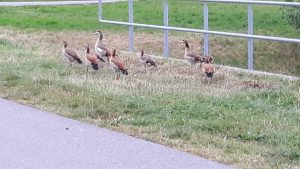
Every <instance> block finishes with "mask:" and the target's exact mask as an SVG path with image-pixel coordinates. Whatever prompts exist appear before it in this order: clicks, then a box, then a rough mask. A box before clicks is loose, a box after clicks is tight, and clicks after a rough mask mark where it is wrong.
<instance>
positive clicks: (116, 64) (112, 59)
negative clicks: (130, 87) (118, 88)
mask: <svg viewBox="0 0 300 169" xmlns="http://www.w3.org/2000/svg"><path fill="white" fill-rule="evenodd" d="M108 60H109V65H110V66H111V67H112V68H113V69H114V70H115V71H116V72H117V77H116V79H117V80H118V79H119V78H120V73H123V74H124V75H128V71H127V69H126V66H125V64H124V62H122V61H121V60H120V59H118V58H117V57H116V49H114V50H113V52H112V54H111V55H109V56H108Z"/></svg>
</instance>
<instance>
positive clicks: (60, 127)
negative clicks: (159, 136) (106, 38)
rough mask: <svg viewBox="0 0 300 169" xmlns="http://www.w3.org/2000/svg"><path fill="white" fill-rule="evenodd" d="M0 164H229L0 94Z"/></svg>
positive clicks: (173, 168)
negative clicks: (9, 98)
mask: <svg viewBox="0 0 300 169" xmlns="http://www.w3.org/2000/svg"><path fill="white" fill-rule="evenodd" d="M66 128H68V130H67V129H66ZM0 166H1V167H0V168H1V169H160V168H161V169H201V168H205V169H216V168H224V169H225V168H226V169H227V168H231V167H229V166H225V165H222V164H219V163H216V162H212V161H209V160H206V159H204V158H200V157H197V156H193V155H190V154H187V153H184V152H180V151H177V150H174V149H171V148H168V147H165V146H162V145H159V144H154V143H152V142H148V141H144V140H141V139H137V138H134V137H130V136H127V135H124V134H121V133H117V132H114V131H110V130H107V129H103V128H98V127H95V126H91V125H88V124H83V123H81V122H78V121H76V120H71V119H68V118H65V117H62V116H58V115H55V114H51V113H48V112H44V111H40V110H37V109H34V108H31V107H29V106H24V105H20V104H17V103H15V102H12V101H8V100H3V99H0Z"/></svg>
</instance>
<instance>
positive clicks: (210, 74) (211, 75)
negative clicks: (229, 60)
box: [206, 72, 214, 78]
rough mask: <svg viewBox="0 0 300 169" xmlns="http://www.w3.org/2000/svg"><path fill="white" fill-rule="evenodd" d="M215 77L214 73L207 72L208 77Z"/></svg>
mask: <svg viewBox="0 0 300 169" xmlns="http://www.w3.org/2000/svg"><path fill="white" fill-rule="evenodd" d="M213 75H214V73H213V72H206V76H207V77H209V78H212V77H213Z"/></svg>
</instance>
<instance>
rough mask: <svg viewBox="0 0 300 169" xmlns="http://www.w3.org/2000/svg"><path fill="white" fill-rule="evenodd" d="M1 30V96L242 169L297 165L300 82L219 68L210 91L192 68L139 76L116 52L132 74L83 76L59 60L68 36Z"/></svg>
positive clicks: (165, 68) (169, 66)
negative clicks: (61, 40)
mask: <svg viewBox="0 0 300 169" xmlns="http://www.w3.org/2000/svg"><path fill="white" fill-rule="evenodd" d="M4 32H5V34H3V35H2V37H1V36H0V53H1V55H0V96H1V97H5V98H9V99H15V100H19V101H21V102H25V103H27V104H32V105H35V106H37V107H39V108H42V109H44V110H48V111H52V112H56V113H58V114H62V115H64V116H67V117H71V118H75V119H79V120H82V121H85V122H90V123H93V124H96V125H99V126H103V127H108V128H112V129H115V130H118V131H122V132H125V133H128V134H132V135H135V136H138V137H142V138H145V139H149V140H152V141H154V142H158V143H162V144H166V145H169V146H172V147H175V148H178V149H181V150H184V151H189V152H192V153H194V154H198V155H202V156H205V157H207V158H210V159H214V160H218V161H221V162H225V163H230V164H234V165H236V166H240V167H242V168H272V167H273V168H274V167H279V168H288V167H293V166H294V167H297V166H298V167H299V166H300V163H299V154H300V149H299V147H300V146H299V144H300V143H299V140H300V133H299V131H300V128H299V127H300V126H299V122H300V119H299V117H300V116H299V113H300V93H299V92H300V91H299V85H300V82H299V81H294V82H289V81H282V80H279V79H272V78H264V77H254V76H246V75H244V74H239V73H232V72H228V71H225V70H222V69H219V70H218V73H217V74H216V76H215V80H214V81H213V82H212V84H210V85H208V84H207V83H206V82H205V81H203V80H201V76H202V75H199V73H198V71H196V68H194V67H190V66H188V65H185V64H183V63H177V62H174V63H172V62H167V61H159V62H160V66H159V68H158V69H157V70H153V73H152V74H150V73H148V74H139V73H137V70H139V69H141V67H137V65H136V60H135V59H134V57H132V56H131V57H129V58H128V57H126V56H124V55H122V54H121V55H120V56H121V57H123V59H124V57H125V58H126V59H124V60H125V61H126V64H127V65H128V66H129V70H130V75H129V76H128V77H126V78H122V79H121V80H120V81H115V80H113V78H114V75H113V74H112V73H111V70H110V69H107V68H106V66H104V67H105V68H104V69H103V70H101V73H99V72H97V73H95V72H94V73H93V72H89V75H88V76H86V75H85V73H84V68H83V67H81V66H75V67H74V68H73V69H72V68H70V67H68V66H66V65H65V64H64V63H62V62H61V61H62V60H61V58H60V54H59V53H57V52H54V53H53V51H57V49H58V48H60V47H61V46H60V45H58V44H56V43H55V39H56V40H57V38H65V37H69V36H70V34H68V33H63V32H62V33H59V34H58V35H55V36H53V35H51V34H50V35H48V34H45V33H41V32H39V33H28V32H27V33H22V32H18V34H17V35H14V32H15V31H11V30H9V31H8V30H6V31H4ZM56 36H57V37H56ZM116 36H117V35H116ZM29 37H30V38H31V40H30V41H28V38H29ZM84 37H85V36H84ZM79 38H80V37H79ZM39 42H42V43H39ZM37 44H38V45H37ZM162 62H164V64H163V65H162ZM195 71H196V72H195ZM29 72H30V73H29ZM162 74H163V75H164V76H161V75H162ZM253 81H255V83H257V84H259V85H260V86H263V87H262V88H261V89H260V88H253V87H251V84H252V83H253ZM119 117H122V118H121V120H120V121H118V120H117V119H119Z"/></svg>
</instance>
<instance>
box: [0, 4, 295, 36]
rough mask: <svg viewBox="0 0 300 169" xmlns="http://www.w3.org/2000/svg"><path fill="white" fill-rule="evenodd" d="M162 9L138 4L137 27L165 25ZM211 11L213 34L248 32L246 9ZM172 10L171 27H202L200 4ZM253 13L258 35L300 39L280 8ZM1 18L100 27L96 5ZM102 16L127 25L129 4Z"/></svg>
mask: <svg viewBox="0 0 300 169" xmlns="http://www.w3.org/2000/svg"><path fill="white" fill-rule="evenodd" d="M162 6H163V1H158V0H153V1H150V0H147V1H137V2H135V3H134V14H135V15H134V16H135V18H134V20H135V21H136V22H138V23H147V24H158V25H162V24H163V10H162ZM209 7H210V9H209V15H210V20H209V21H210V28H211V30H219V31H237V32H247V6H246V5H235V4H216V3H211V4H210V5H209ZM169 8H170V9H169V11H170V14H169V21H170V25H171V26H180V27H188V28H201V27H203V12H202V11H203V9H202V4H201V3H199V2H195V1H178V0H175V1H170V4H169ZM220 9H222V10H220ZM232 9H234V10H232ZM254 13H255V20H254V25H255V32H256V33H258V34H270V35H276V36H286V37H294V38H295V37H299V36H300V32H299V31H296V30H295V29H293V27H292V26H290V25H289V24H288V23H287V21H286V20H285V19H283V18H282V14H281V9H280V8H279V7H270V6H255V7H254ZM0 14H1V15H0V20H1V22H0V25H1V26H15V27H19V28H35V29H46V30H52V31H53V30H54V31H58V30H61V29H71V30H91V29H96V28H98V27H99V24H97V23H98V20H97V6H96V5H86V6H60V7H53V6H52V7H14V8H11V7H2V8H1V11H0ZM37 16H38V17H37ZM103 16H104V18H105V19H113V20H119V21H127V20H128V4H127V2H121V3H116V4H104V5H103ZM101 27H103V28H109V29H123V28H124V29H125V27H121V28H120V27H114V26H111V25H104V24H101ZM124 29H123V30H124Z"/></svg>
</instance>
